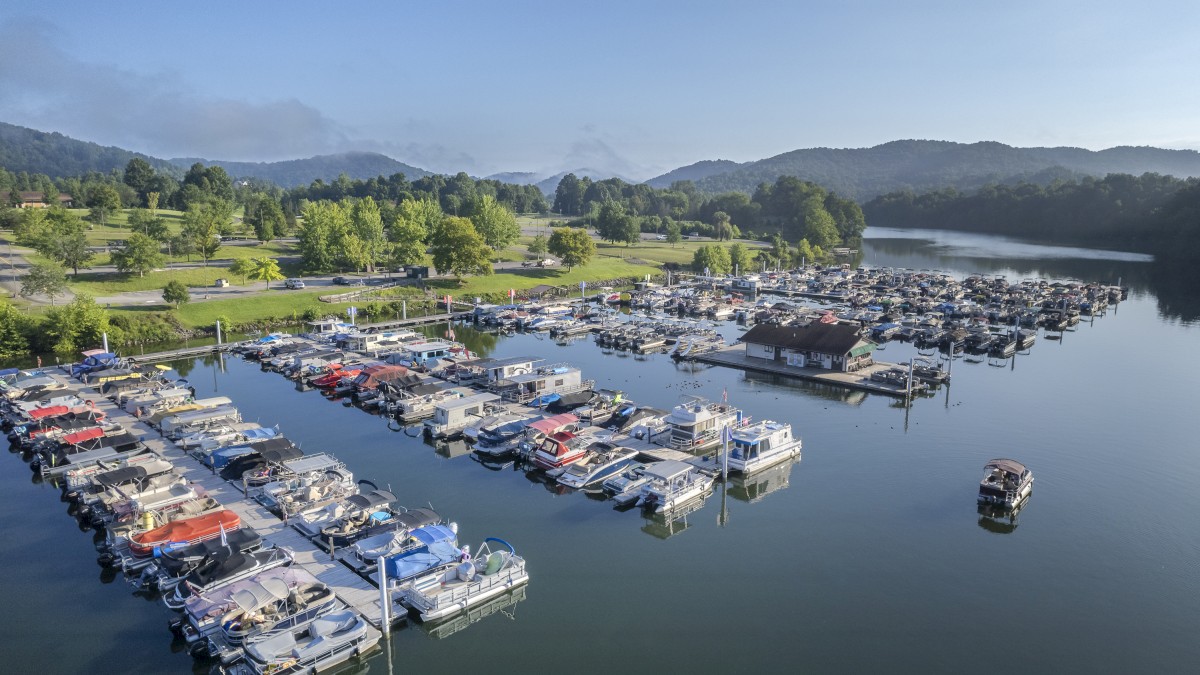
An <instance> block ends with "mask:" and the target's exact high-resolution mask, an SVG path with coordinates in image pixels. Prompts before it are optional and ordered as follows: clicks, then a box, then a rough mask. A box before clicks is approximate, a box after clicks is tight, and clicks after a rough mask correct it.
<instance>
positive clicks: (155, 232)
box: [129, 209, 170, 242]
mask: <svg viewBox="0 0 1200 675" xmlns="http://www.w3.org/2000/svg"><path fill="white" fill-rule="evenodd" d="M129 229H131V230H133V231H134V232H140V233H142V234H144V235H146V236H147V237H150V238H151V239H154V240H156V241H161V242H166V240H167V239H169V238H170V231H169V230H168V229H167V221H166V220H165V219H163V218H162V217H161V216H156V215H154V213H153V212H152V211H150V210H149V209H130V210H129Z"/></svg>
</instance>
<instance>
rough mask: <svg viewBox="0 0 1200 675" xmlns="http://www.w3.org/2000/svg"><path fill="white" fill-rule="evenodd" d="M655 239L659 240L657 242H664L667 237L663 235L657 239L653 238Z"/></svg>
mask: <svg viewBox="0 0 1200 675" xmlns="http://www.w3.org/2000/svg"><path fill="white" fill-rule="evenodd" d="M655 239H657V240H659V241H666V240H667V235H665V234H660V235H658V236H657V237H655Z"/></svg>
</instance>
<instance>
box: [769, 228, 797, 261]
mask: <svg viewBox="0 0 1200 675" xmlns="http://www.w3.org/2000/svg"><path fill="white" fill-rule="evenodd" d="M771 258H772V260H774V261H775V263H776V264H778V265H779V266H780V267H785V268H786V267H788V266H789V265H791V263H792V252H791V247H789V246H788V243H787V240H785V239H784V238H783V236H782V235H780V234H779V233H778V232H777V233H775V235H774V236H772V237H771Z"/></svg>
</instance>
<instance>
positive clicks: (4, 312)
mask: <svg viewBox="0 0 1200 675" xmlns="http://www.w3.org/2000/svg"><path fill="white" fill-rule="evenodd" d="M28 327H29V319H28V318H26V316H25V315H24V314H22V313H21V311H20V310H18V309H17V308H16V307H13V306H12V303H10V302H9V301H8V300H6V299H4V298H0V362H9V361H15V360H17V359H24V358H28V357H29V339H28V338H27V337H25V331H26V330H28Z"/></svg>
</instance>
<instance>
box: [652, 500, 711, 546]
mask: <svg viewBox="0 0 1200 675" xmlns="http://www.w3.org/2000/svg"><path fill="white" fill-rule="evenodd" d="M712 494H713V493H712V491H709V492H707V493H705V494H704V495H701V496H699V497H696V498H695V499H691V500H689V501H688V502H687V503H685V504H680V505H679V506H676V507H674V508H672V509H670V510H666V511H659V512H652V511H650V510H649V509H639V510H640V511H641V512H642V520H644V521H646V522H645V524H644V525H642V532H645V533H646V534H649V535H651V536H654V537H658V538H659V539H670V538H671V537H674V536H675V535H677V534H679V533H680V532H683V531H684V530H686V529H688V527H690V526H691V524H690V523H689V522H688V516H689V515H691V514H693V513H695V512H697V511H699V510H700V509H702V508H704V503H705V502H706V501H708V498H709V497H710V496H712Z"/></svg>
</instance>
